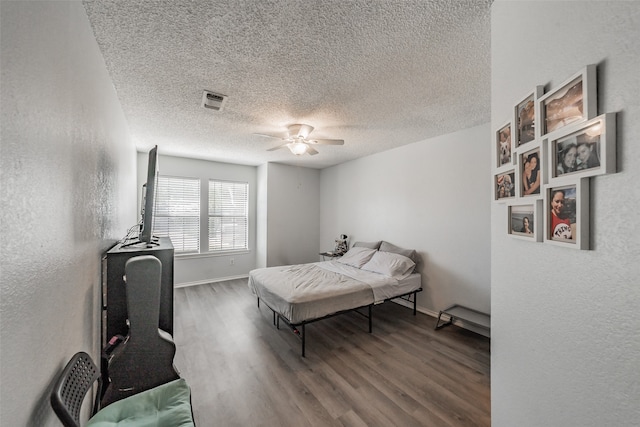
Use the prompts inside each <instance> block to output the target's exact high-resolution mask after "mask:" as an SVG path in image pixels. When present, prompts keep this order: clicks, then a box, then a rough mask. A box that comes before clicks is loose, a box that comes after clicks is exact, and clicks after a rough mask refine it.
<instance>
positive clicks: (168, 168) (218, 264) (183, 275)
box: [138, 144, 257, 286]
mask: <svg viewBox="0 0 640 427" xmlns="http://www.w3.org/2000/svg"><path fill="white" fill-rule="evenodd" d="M150 146H151V144H150ZM158 152H159V153H160V154H159V155H158V169H159V173H160V174H161V175H169V176H182V177H189V178H200V190H201V194H206V193H207V192H208V182H209V180H210V179H220V180H227V181H239V182H248V183H249V250H248V251H246V252H238V253H233V254H226V255H210V254H198V255H178V256H176V258H175V261H174V262H175V263H174V285H176V286H180V285H193V284H199V283H210V282H212V281H216V280H224V279H231V278H237V277H246V276H247V275H248V274H249V271H250V270H252V269H254V268H255V265H256V251H255V248H256V215H255V212H256V194H257V181H256V176H257V170H256V168H255V167H254V166H244V165H235V164H230V163H220V162H211V161H206V160H196V159H188V158H184V157H174V156H165V155H162V147H161V146H158ZM148 158H149V156H148V151H147V152H143V153H138V189H139V191H138V206H140V196H141V193H142V184H143V183H145V182H146V180H147V163H148ZM207 209H208V207H207V206H205V205H202V206H201V213H202V215H205V216H206V215H207ZM138 210H139V209H138ZM200 238H201V239H206V238H207V229H206V228H201V230H200ZM232 260H233V263H232Z"/></svg>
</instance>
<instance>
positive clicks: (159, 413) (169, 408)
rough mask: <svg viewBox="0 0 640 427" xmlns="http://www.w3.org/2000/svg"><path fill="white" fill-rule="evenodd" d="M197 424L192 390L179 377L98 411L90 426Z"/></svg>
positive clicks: (181, 426) (172, 426) (179, 426)
mask: <svg viewBox="0 0 640 427" xmlns="http://www.w3.org/2000/svg"><path fill="white" fill-rule="evenodd" d="M194 425H195V424H194V423H193V417H192V414H191V391H190V390H189V386H188V385H187V382H186V381H185V380H184V379H182V378H180V379H177V380H175V381H171V382H169V383H166V384H163V385H160V386H158V387H155V388H152V389H151V390H146V391H143V392H141V393H138V394H136V395H133V396H130V397H127V398H126V399H122V400H119V401H117V402H114V403H112V404H111V405H109V406H107V407H105V408H103V409H102V410H100V411H99V412H98V413H97V414H95V415H94V416H93V417H92V418H91V419H90V420H89V423H88V424H87V427H113V426H136V427H145V426H149V427H162V426H170V427H193V426H194Z"/></svg>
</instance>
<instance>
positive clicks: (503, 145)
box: [496, 123, 511, 167]
mask: <svg viewBox="0 0 640 427" xmlns="http://www.w3.org/2000/svg"><path fill="white" fill-rule="evenodd" d="M496 144H497V147H496V148H497V153H498V163H497V166H498V167H500V166H504V165H506V164H510V163H511V123H509V124H508V125H506V126H503V127H502V128H500V130H498V132H497V141H496Z"/></svg>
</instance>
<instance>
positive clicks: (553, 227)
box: [544, 178, 589, 250]
mask: <svg viewBox="0 0 640 427" xmlns="http://www.w3.org/2000/svg"><path fill="white" fill-rule="evenodd" d="M559 202H560V203H559ZM544 242H545V243H549V244H553V245H559V246H563V247H567V248H572V249H581V250H586V249H589V179H588V178H582V179H578V180H575V182H573V183H565V184H562V185H553V184H549V185H546V186H545V191H544Z"/></svg>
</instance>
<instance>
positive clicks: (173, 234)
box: [153, 175, 200, 253]
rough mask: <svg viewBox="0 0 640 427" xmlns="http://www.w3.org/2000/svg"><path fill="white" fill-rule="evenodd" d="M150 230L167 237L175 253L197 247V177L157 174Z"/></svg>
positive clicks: (194, 249) (198, 243) (198, 213)
mask: <svg viewBox="0 0 640 427" xmlns="http://www.w3.org/2000/svg"><path fill="white" fill-rule="evenodd" d="M153 232H154V234H155V235H157V236H169V237H170V238H171V243H173V248H174V250H175V252H176V253H187V252H198V251H199V250H200V180H199V179H197V178H181V177H173V176H163V175H160V176H158V187H157V189H156V202H155V211H154V221H153Z"/></svg>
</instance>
